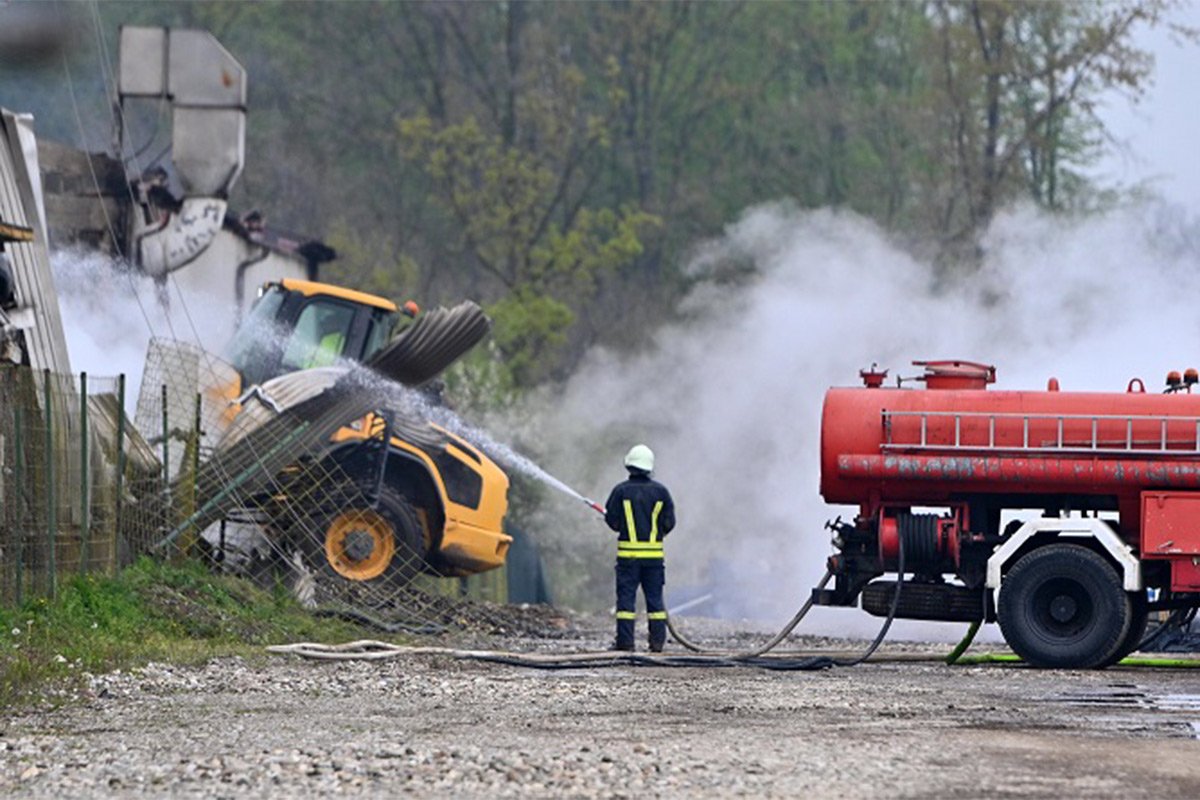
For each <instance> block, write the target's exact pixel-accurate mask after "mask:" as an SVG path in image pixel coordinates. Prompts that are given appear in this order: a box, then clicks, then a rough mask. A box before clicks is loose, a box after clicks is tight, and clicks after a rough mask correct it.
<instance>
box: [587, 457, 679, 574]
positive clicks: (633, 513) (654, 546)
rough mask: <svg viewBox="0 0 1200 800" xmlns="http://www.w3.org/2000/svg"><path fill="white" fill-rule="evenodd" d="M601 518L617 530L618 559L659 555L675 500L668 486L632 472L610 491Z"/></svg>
mask: <svg viewBox="0 0 1200 800" xmlns="http://www.w3.org/2000/svg"><path fill="white" fill-rule="evenodd" d="M604 521H605V522H607V523H608V527H610V528H612V529H613V530H614V531H616V532H617V533H618V536H617V558H662V557H663V546H662V540H663V538H664V537H665V536H666V535H667V534H668V533H670V532H671V529H672V528H674V527H675V503H674V501H672V500H671V493H670V492H668V491H667V487H665V486H663V485H662V484H661V483H659V482H658V481H655V480H652V479H651V478H650V476H649V475H647V474H645V473H639V472H634V473H631V474H630V476H629V480H627V481H623V482H621V483H618V484H617V485H616V486H615V487H614V488H613V490H612V493H611V494H609V496H608V502H607V503H605V504H604Z"/></svg>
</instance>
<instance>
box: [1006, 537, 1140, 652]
mask: <svg viewBox="0 0 1200 800" xmlns="http://www.w3.org/2000/svg"><path fill="white" fill-rule="evenodd" d="M997 616H998V618H999V622H1000V630H1001V631H1002V632H1003V633H1004V638H1005V640H1006V641H1007V642H1008V644H1009V646H1010V647H1012V649H1013V650H1014V651H1016V653H1017V655H1019V656H1021V658H1023V659H1024V660H1025V661H1026V662H1028V663H1029V664H1032V665H1033V666H1036V667H1065V668H1075V669H1094V668H1097V667H1104V666H1107V665H1108V664H1109V663H1111V660H1112V659H1113V657H1114V656H1116V654H1117V653H1118V651H1119V650H1120V648H1121V647H1122V646H1124V645H1126V644H1127V643H1128V642H1127V636H1128V635H1129V629H1130V627H1131V626H1132V625H1133V622H1134V609H1133V603H1132V602H1131V600H1130V597H1129V595H1128V594H1127V593H1126V592H1125V590H1124V588H1123V587H1122V585H1121V577H1120V575H1118V574H1117V571H1116V570H1115V569H1113V567H1112V566H1111V565H1110V564H1109V563H1108V562H1107V561H1105V560H1104V558H1102V557H1101V556H1099V555H1098V554H1096V553H1094V552H1092V551H1091V550H1088V549H1087V548H1085V547H1079V546H1077V545H1071V544H1053V545H1047V546H1045V547H1041V548H1039V549H1037V550H1034V551H1033V552H1031V553H1028V554H1026V555H1025V556H1023V557H1022V558H1021V559H1020V560H1019V561H1017V563H1016V564H1015V565H1013V568H1012V570H1010V571H1009V573H1008V575H1006V576H1005V578H1004V582H1003V583H1002V584H1001V586H1000V601H999V608H998V610H997ZM1133 644H1134V645H1136V644H1137V643H1136V642H1134V643H1133Z"/></svg>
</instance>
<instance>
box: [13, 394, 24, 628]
mask: <svg viewBox="0 0 1200 800" xmlns="http://www.w3.org/2000/svg"><path fill="white" fill-rule="evenodd" d="M13 394H14V401H13V427H14V430H13V451H14V453H15V456H16V457H15V458H14V462H15V463H14V464H13V482H14V483H15V484H16V492H15V493H14V494H13V505H14V506H16V511H17V514H16V521H15V522H14V523H13V533H14V534H16V539H17V542H16V544H17V548H16V550H17V553H16V562H17V563H16V573H17V597H16V600H17V607H18V608H19V607H20V606H21V604H22V602H23V601H24V599H25V598H24V593H25V431H24V427H25V409H24V407H23V406H22V405H21V400H22V398H21V394H23V392H21V391H20V385H19V384H18V387H17V391H15V392H14V393H13Z"/></svg>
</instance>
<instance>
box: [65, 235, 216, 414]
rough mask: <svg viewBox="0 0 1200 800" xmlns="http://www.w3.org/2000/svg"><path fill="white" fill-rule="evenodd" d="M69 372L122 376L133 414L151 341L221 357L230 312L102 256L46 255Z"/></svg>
mask: <svg viewBox="0 0 1200 800" xmlns="http://www.w3.org/2000/svg"><path fill="white" fill-rule="evenodd" d="M50 262H51V267H52V268H53V270H54V282H55V286H56V288H57V290H58V298H59V306H60V308H61V309H62V318H63V327H64V328H65V330H66V337H67V350H68V352H69V353H70V357H71V368H72V369H73V370H74V371H75V372H76V373H78V372H87V373H89V374H91V375H97V376H105V377H108V376H116V375H119V374H122V373H124V374H125V376H126V385H127V386H128V387H129V389H128V391H129V396H128V399H127V407H128V408H129V409H132V408H133V407H134V403H135V402H136V400H137V391H138V387H139V386H141V380H142V370H143V368H144V365H145V359H146V347H147V345H148V343H149V342H150V339H151V338H152V337H163V338H169V339H175V340H178V341H184V342H190V343H192V344H199V345H200V346H201V347H203V348H204V349H205V350H207V351H208V352H210V353H220V352H221V349H222V348H223V347H224V346H225V344H226V342H227V341H228V339H229V337H230V336H231V335H232V333H233V321H234V316H235V313H234V309H233V308H231V307H230V308H227V307H225V306H224V305H222V304H220V303H219V302H214V301H212V300H210V299H209V298H206V297H198V296H195V295H193V296H189V297H187V298H186V302H185V299H184V298H182V297H181V296H180V293H179V292H178V291H177V290H176V288H175V286H174V284H173V282H172V281H170V279H168V281H167V283H165V284H162V285H159V284H156V283H155V282H154V281H153V280H151V279H150V278H147V277H146V276H144V275H140V274H138V273H136V272H134V271H133V270H132V268H130V267H128V266H127V265H125V264H123V263H122V262H120V261H118V260H114V259H112V258H110V257H108V256H106V255H104V254H102V253H98V252H95V251H85V250H79V249H70V250H58V251H55V252H54V253H52V254H51V257H50Z"/></svg>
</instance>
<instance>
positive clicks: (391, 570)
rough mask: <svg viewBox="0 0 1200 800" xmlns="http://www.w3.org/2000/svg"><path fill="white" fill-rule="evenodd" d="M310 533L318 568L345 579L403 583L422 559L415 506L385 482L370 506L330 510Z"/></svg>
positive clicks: (423, 548) (420, 565) (412, 573)
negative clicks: (376, 500) (319, 566)
mask: <svg viewBox="0 0 1200 800" xmlns="http://www.w3.org/2000/svg"><path fill="white" fill-rule="evenodd" d="M315 532H316V534H317V536H318V537H319V541H318V542H317V543H316V544H317V545H318V546H317V547H316V548H315V549H316V552H315V553H314V555H315V560H316V561H318V563H321V564H322V566H323V568H324V570H323V571H326V572H327V573H328V572H330V571H331V572H332V573H333V575H335V576H338V577H341V578H344V579H345V580H348V581H354V582H356V583H365V582H368V581H386V582H390V583H408V582H409V581H410V580H412V578H413V577H414V576H415V575H416V574H417V573H419V572H420V571H421V568H422V567H423V566H424V563H425V554H426V546H425V541H424V539H425V537H424V535H423V533H422V529H421V524H420V522H419V521H418V519H417V514H416V511H415V510H414V509H413V507H412V505H411V504H410V503H409V502H408V500H406V499H405V498H404V497H403V496H401V495H399V494H397V493H396V492H394V491H393V490H391V489H389V488H387V487H384V489H383V490H382V494H381V495H380V498H379V502H378V503H377V504H376V507H375V508H374V509H372V508H371V507H370V506H368V505H366V504H362V505H361V506H359V505H351V506H350V507H347V508H341V509H337V510H334V511H332V512H330V513H329V514H328V515H327V516H326V517H325V518H324V519H323V520H322V521H321V522H320V523H319V524H318V526H317V529H316V531H315Z"/></svg>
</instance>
